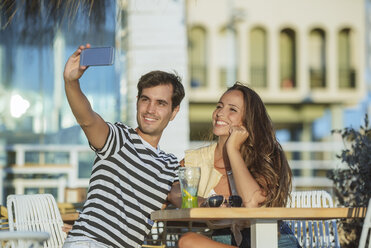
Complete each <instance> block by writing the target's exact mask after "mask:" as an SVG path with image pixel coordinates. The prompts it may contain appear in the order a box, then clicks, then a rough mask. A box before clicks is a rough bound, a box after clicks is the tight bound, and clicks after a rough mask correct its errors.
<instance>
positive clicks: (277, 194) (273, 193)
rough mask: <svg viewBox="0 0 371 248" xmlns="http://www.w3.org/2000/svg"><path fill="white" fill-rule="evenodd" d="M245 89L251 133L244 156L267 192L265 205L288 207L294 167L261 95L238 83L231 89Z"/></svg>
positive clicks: (263, 204)
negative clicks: (277, 134)
mask: <svg viewBox="0 0 371 248" xmlns="http://www.w3.org/2000/svg"><path fill="white" fill-rule="evenodd" d="M231 90H238V91H240V92H242V94H243V98H244V103H245V113H244V116H243V123H244V126H245V128H246V129H247V131H248V133H249V137H248V138H247V139H246V141H245V142H244V144H243V145H242V147H241V154H242V157H243V159H244V161H245V163H246V165H247V167H248V168H249V170H250V173H251V174H252V176H253V177H254V178H255V180H256V181H257V183H258V184H259V185H260V187H261V188H262V190H263V191H264V192H266V201H265V202H263V203H262V206H266V207H285V206H286V202H287V198H288V197H289V194H290V192H291V177H292V173H291V169H290V167H289V164H288V162H287V159H286V156H285V154H284V152H283V150H282V147H281V145H280V144H279V142H278V141H277V139H276V135H275V131H274V129H273V125H272V121H271V119H270V117H269V115H268V113H267V110H266V108H265V106H264V103H263V101H262V100H261V98H260V97H259V95H258V94H257V93H256V92H255V91H254V90H252V89H250V88H249V87H247V86H245V85H243V84H241V83H239V82H237V83H235V84H234V85H233V86H232V87H230V88H228V90H227V91H226V92H228V91H231Z"/></svg>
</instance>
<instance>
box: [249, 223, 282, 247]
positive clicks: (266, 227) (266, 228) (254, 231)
mask: <svg viewBox="0 0 371 248" xmlns="http://www.w3.org/2000/svg"><path fill="white" fill-rule="evenodd" d="M250 228H251V248H266V247H270V248H277V247H278V238H277V220H265V219H264V220H253V221H251V226H250Z"/></svg>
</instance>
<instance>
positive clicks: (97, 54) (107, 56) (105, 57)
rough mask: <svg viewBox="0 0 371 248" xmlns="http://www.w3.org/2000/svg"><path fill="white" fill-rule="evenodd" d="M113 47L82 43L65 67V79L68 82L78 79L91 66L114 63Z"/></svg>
mask: <svg viewBox="0 0 371 248" xmlns="http://www.w3.org/2000/svg"><path fill="white" fill-rule="evenodd" d="M113 60H114V49H113V47H95V48H91V46H90V44H89V43H88V44H86V46H83V45H81V46H80V47H79V48H78V49H77V50H76V51H75V52H74V53H73V54H72V55H71V56H70V58H69V59H68V61H67V63H66V66H65V68H64V73H63V76H64V79H65V81H67V82H70V81H75V80H78V79H79V78H80V77H81V76H82V75H83V74H84V72H85V70H86V69H87V68H88V67H89V66H103V65H112V64H113Z"/></svg>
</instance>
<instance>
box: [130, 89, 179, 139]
mask: <svg viewBox="0 0 371 248" xmlns="http://www.w3.org/2000/svg"><path fill="white" fill-rule="evenodd" d="M172 93H173V86H172V85H171V84H166V85H158V86H155V87H151V88H145V89H143V90H142V95H141V96H139V97H138V101H137V122H138V127H139V134H140V135H141V136H142V138H144V137H143V136H151V137H158V138H159V137H161V134H162V131H163V130H164V129H165V127H166V126H167V124H168V123H169V121H171V120H173V119H174V117H175V115H176V114H177V112H178V110H179V106H177V107H176V108H175V109H174V110H172V101H171V96H172Z"/></svg>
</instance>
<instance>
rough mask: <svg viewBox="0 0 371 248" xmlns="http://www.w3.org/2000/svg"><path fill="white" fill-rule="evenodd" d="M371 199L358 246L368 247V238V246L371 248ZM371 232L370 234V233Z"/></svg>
mask: <svg viewBox="0 0 371 248" xmlns="http://www.w3.org/2000/svg"><path fill="white" fill-rule="evenodd" d="M370 232H371V199H370V200H369V202H368V207H367V212H366V217H365V220H364V221H363V227H362V233H361V238H360V240H359V245H358V248H365V247H366V240H367V237H369V238H368V248H371V233H370ZM369 233H370V235H369Z"/></svg>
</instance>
